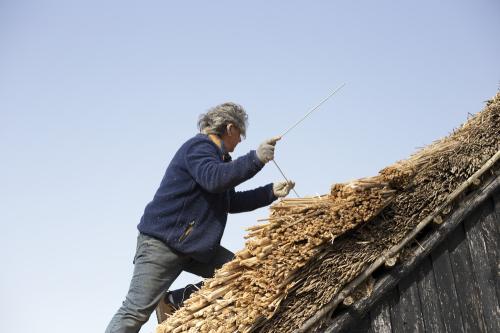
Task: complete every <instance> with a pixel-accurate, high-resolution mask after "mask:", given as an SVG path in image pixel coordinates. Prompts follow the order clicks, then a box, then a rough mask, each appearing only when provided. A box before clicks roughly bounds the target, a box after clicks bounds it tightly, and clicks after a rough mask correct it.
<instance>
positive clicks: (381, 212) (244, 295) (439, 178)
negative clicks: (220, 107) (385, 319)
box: [157, 94, 500, 333]
mask: <svg viewBox="0 0 500 333" xmlns="http://www.w3.org/2000/svg"><path fill="white" fill-rule="evenodd" d="M499 148H500V94H497V96H496V97H495V98H494V99H493V100H491V101H489V102H488V104H487V106H486V108H485V109H484V110H483V111H482V112H480V113H478V114H476V115H475V116H473V117H471V118H470V119H469V120H468V121H467V122H466V123H465V124H464V125H463V126H461V127H460V128H458V129H457V130H455V131H454V132H453V133H451V134H450V135H449V136H447V137H446V138H444V139H441V140H439V141H437V142H435V143H433V144H431V145H429V146H428V147H426V148H424V149H422V150H421V151H419V152H418V153H416V154H415V155H413V156H411V157H410V158H409V159H407V160H404V161H400V162H397V163H395V164H394V165H392V166H390V167H387V168H385V169H383V170H382V171H381V172H380V173H379V175H377V176H375V177H371V178H364V179H360V180H357V181H353V182H350V183H346V184H335V185H334V186H333V187H332V190H331V193H330V194H328V195H323V196H320V197H311V198H300V199H284V200H281V201H279V202H278V203H276V204H275V205H273V206H272V207H271V213H270V216H269V219H267V220H266V222H265V223H264V224H260V225H256V226H254V227H251V228H249V233H248V235H247V236H246V237H247V238H248V240H247V242H246V245H245V248H244V249H243V250H241V251H239V252H237V253H236V258H235V260H233V261H231V262H229V263H227V264H225V265H224V266H223V267H222V268H221V269H220V270H218V271H217V272H216V273H215V276H214V278H211V279H207V280H205V283H204V286H203V287H202V288H201V289H200V290H198V291H197V292H195V293H194V294H193V295H192V297H191V298H190V299H188V300H187V301H186V302H185V306H184V307H182V308H181V309H179V310H178V311H177V312H176V313H175V314H174V315H173V316H172V317H170V318H169V319H168V320H167V321H165V322H164V323H162V324H160V325H159V326H158V328H157V333H164V332H184V331H192V332H235V331H238V332H247V331H251V330H259V331H261V332H291V331H294V330H297V329H299V328H300V327H302V326H303V325H304V323H305V322H307V321H308V319H310V318H311V317H312V316H313V315H314V314H315V313H317V312H318V310H320V309H321V308H323V307H324V305H325V304H328V303H329V302H330V301H331V300H332V299H333V298H335V297H336V296H337V295H338V294H339V292H340V291H341V289H342V288H343V287H344V286H346V285H347V284H348V283H349V282H351V281H352V280H353V279H355V278H356V277H359V276H360V275H361V274H362V272H363V271H364V270H365V269H366V268H367V267H368V266H369V265H370V264H372V263H373V262H374V261H376V260H377V258H380V257H381V255H382V254H383V253H384V252H385V251H387V249H389V248H391V247H392V246H394V245H396V244H398V243H400V242H401V241H402V240H403V238H404V237H405V236H406V235H407V234H408V233H409V232H410V231H411V230H413V229H414V228H415V226H416V225H417V224H418V223H419V221H421V220H422V219H424V218H425V217H426V216H428V215H429V214H430V213H431V212H432V211H433V210H434V209H435V208H436V207H439V206H440V205H441V204H443V203H444V202H445V201H446V199H447V197H448V195H449V194H450V193H451V192H453V191H454V190H455V189H456V188H457V187H458V186H459V185H460V184H461V183H463V182H464V181H465V180H467V179H468V178H469V177H470V176H471V175H472V174H473V173H474V172H476V171H477V170H479V169H480V168H481V166H483V164H484V163H485V162H486V161H487V160H488V159H489V158H491V157H492V156H493V155H494V154H495V153H496V152H497V151H498V150H499ZM451 209H452V207H448V208H447V209H446V210H445V212H444V213H447V212H449V211H450V210H451ZM400 255H401V256H403V257H404V249H403V251H402V253H401V254H400ZM394 262H395V257H394V258H391V260H388V261H387V264H388V265H391V264H394ZM372 285H373V281H372V280H371V278H370V277H369V276H367V280H366V281H365V283H364V284H363V285H360V286H358V288H357V289H356V290H355V291H354V292H353V293H351V295H350V296H349V297H347V298H344V299H343V302H344V304H345V305H349V304H351V303H352V302H353V301H354V300H355V299H357V298H359V297H362V296H363V295H365V294H367V293H369V292H370V290H371V286H372ZM320 324H321V320H319V321H318V322H317V324H315V326H316V327H317V326H319V325H320Z"/></svg>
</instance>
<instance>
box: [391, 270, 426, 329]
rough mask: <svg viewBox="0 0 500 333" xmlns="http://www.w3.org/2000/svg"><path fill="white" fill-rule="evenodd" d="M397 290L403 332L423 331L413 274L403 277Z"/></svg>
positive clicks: (418, 298)
mask: <svg viewBox="0 0 500 333" xmlns="http://www.w3.org/2000/svg"><path fill="white" fill-rule="evenodd" d="M398 290H399V313H400V314H401V320H402V322H403V327H404V330H403V332H409V333H411V332H415V333H419V332H424V331H425V328H424V321H423V316H422V309H421V305H420V297H419V295H418V287H417V281H416V279H415V275H408V276H406V277H404V278H403V279H402V280H401V282H399V285H398Z"/></svg>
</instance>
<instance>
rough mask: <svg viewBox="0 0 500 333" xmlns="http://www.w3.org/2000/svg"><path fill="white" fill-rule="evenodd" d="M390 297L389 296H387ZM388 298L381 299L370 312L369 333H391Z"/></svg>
mask: <svg viewBox="0 0 500 333" xmlns="http://www.w3.org/2000/svg"><path fill="white" fill-rule="evenodd" d="M388 296H389V297H390V295H388ZM389 297H385V298H382V299H381V300H380V302H378V303H377V304H376V305H375V306H374V307H373V309H372V310H371V311H370V318H371V319H372V323H371V329H370V332H371V333H391V332H392V325H391V308H390V306H389Z"/></svg>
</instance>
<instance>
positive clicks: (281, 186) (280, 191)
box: [273, 180, 295, 198]
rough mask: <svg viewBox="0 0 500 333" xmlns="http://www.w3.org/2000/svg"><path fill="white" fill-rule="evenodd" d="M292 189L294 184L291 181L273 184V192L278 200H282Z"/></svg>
mask: <svg viewBox="0 0 500 333" xmlns="http://www.w3.org/2000/svg"><path fill="white" fill-rule="evenodd" d="M294 187H295V182H293V181H291V180H289V181H288V182H277V183H274V184H273V192H274V195H275V196H277V197H278V198H283V197H286V196H287V195H288V193H290V191H291V190H292V189H293V188H294Z"/></svg>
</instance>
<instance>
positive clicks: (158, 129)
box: [0, 0, 500, 333]
mask: <svg viewBox="0 0 500 333" xmlns="http://www.w3.org/2000/svg"><path fill="white" fill-rule="evenodd" d="M499 14H500V3H499V2H498V1H493V0H489V1H485V0H479V1H427V0H425V1H286V2H285V1H281V2H278V1H252V2H241V1H210V2H208V1H203V2H202V1H183V2H180V1H179V2H171V1H141V2H138V1H123V0H122V1H93V0H86V1H41V0H40V1H28V0H26V1H22V0H18V1H8V0H3V1H0V151H1V155H2V163H1V164H0V182H1V183H0V184H1V186H0V205H1V209H0V221H1V223H2V233H1V234H0V244H1V249H2V252H3V265H2V267H3V268H2V274H1V277H0V288H1V294H2V298H1V300H0V313H1V318H2V331H3V332H33V331H35V330H36V331H38V332H52V333H54V332H67V331H68V329H70V328H71V331H72V333H78V332H82V333H83V332H102V331H104V328H105V327H106V325H107V323H108V321H109V320H110V318H111V316H112V315H113V314H114V312H115V311H116V310H117V308H118V306H119V305H120V304H121V301H122V300H123V298H124V296H125V294H126V291H127V288H128V284H129V282H130V277H131V273H132V269H133V266H132V258H133V255H134V251H135V245H136V244H135V242H136V236H137V230H136V225H137V223H138V221H139V219H140V217H141V215H142V212H143V209H144V206H145V205H146V204H147V203H148V202H149V200H151V198H152V196H153V195H154V192H155V190H156V188H157V186H158V184H159V182H160V180H161V177H162V176H163V172H164V170H165V168H166V166H167V165H168V162H169V161H170V159H171V157H172V156H173V154H174V153H175V151H176V149H177V148H178V147H179V145H180V144H182V143H183V142H184V141H185V140H186V139H188V138H189V137H191V136H192V135H194V134H195V133H196V121H197V118H198V115H199V114H200V113H203V112H205V111H206V110H207V109H208V108H209V107H211V106H214V105H216V104H219V103H221V102H225V101H234V102H237V103H240V104H242V105H243V106H244V107H245V108H246V109H247V112H248V114H249V119H250V126H249V128H248V135H247V139H246V140H245V141H243V142H242V143H241V144H240V145H239V146H238V147H237V148H236V151H235V153H234V157H237V156H238V155H240V154H244V153H246V152H247V151H248V150H250V149H255V148H256V147H257V146H258V145H259V143H260V142H261V141H263V140H264V139H266V138H268V137H271V136H274V135H278V134H281V133H282V132H283V131H284V130H285V129H286V128H288V127H289V126H291V125H292V124H293V123H294V122H295V121H296V120H298V119H299V118H300V117H302V116H303V115H304V114H305V112H307V110H308V109H309V108H310V107H312V106H314V105H315V104H317V103H318V102H319V101H320V100H321V99H322V98H324V97H325V96H327V95H328V93H329V92H330V91H331V90H332V89H334V88H336V87H337V86H339V85H340V84H341V83H343V82H346V83H347V84H346V86H345V87H344V88H343V89H342V90H341V91H340V92H339V93H338V94H337V95H336V96H335V97H334V98H332V99H331V100H329V101H328V102H327V103H325V104H324V105H323V106H322V107H321V108H320V109H319V110H317V111H316V112H315V113H313V114H312V115H311V117H309V118H308V119H307V120H306V121H305V122H304V123H302V124H301V125H300V126H298V127H297V128H295V129H294V130H293V131H291V132H290V133H289V134H287V136H286V137H285V138H284V139H283V140H282V141H280V142H279V143H278V146H277V149H276V161H277V162H278V164H279V165H280V167H281V168H282V169H283V170H284V172H285V173H286V175H287V176H288V177H289V178H291V179H293V180H295V181H296V183H297V186H296V189H297V191H298V192H299V194H301V195H302V196H305V195H314V194H323V193H326V192H328V191H329V188H330V186H331V185H332V184H333V183H336V182H344V181H347V180H350V179H353V178H359V177H364V176H371V175H375V174H376V173H377V172H378V171H379V170H380V169H381V168H383V167H385V166H387V165H389V164H391V163H394V162H395V161H397V160H399V159H403V158H406V157H408V156H409V155H410V154H411V153H412V152H414V151H415V150H416V149H417V148H418V147H422V146H424V145H426V144H429V143H431V142H432V141H433V140H435V139H437V138H440V137H442V136H444V135H447V134H448V133H450V132H451V130H452V129H453V128H455V127H457V126H458V125H460V124H461V123H462V122H464V121H465V120H466V118H467V115H468V113H476V112H478V111H480V110H481V109H482V107H483V105H484V101H485V100H486V99H488V98H490V97H491V96H493V95H494V94H495V93H496V92H497V90H498V88H499V82H500V66H499V65H500V43H498V35H499V33H500V20H499V19H498V18H499V17H500V15H499ZM276 180H281V176H280V174H279V172H278V171H277V170H276V168H274V166H273V165H272V164H269V165H267V166H266V167H265V168H264V169H263V171H262V172H260V173H259V174H258V175H257V176H255V177H254V178H253V179H251V180H250V181H248V182H246V183H244V184H242V185H241V187H240V189H248V188H253V187H256V186H260V185H262V184H266V183H269V182H272V181H276ZM267 214H268V211H267V208H264V209H260V210H257V211H255V212H251V213H245V214H238V215H232V216H230V217H229V221H228V226H227V228H226V232H225V235H224V238H223V240H222V243H223V245H224V246H226V247H227V248H229V249H231V250H233V251H236V250H238V249H240V248H242V246H243V244H244V239H243V235H244V234H245V232H244V228H245V227H248V226H250V225H252V224H255V223H256V219H257V218H262V217H266V216H267ZM193 281H197V279H196V277H194V276H192V275H188V274H183V275H181V277H180V278H179V279H178V281H176V283H175V284H174V285H173V287H179V286H181V285H183V284H185V283H188V282H193ZM153 330H154V321H153V320H151V321H150V322H149V323H148V324H146V325H145V326H144V328H143V330H142V331H141V332H152V331H153Z"/></svg>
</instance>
